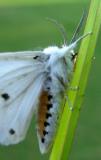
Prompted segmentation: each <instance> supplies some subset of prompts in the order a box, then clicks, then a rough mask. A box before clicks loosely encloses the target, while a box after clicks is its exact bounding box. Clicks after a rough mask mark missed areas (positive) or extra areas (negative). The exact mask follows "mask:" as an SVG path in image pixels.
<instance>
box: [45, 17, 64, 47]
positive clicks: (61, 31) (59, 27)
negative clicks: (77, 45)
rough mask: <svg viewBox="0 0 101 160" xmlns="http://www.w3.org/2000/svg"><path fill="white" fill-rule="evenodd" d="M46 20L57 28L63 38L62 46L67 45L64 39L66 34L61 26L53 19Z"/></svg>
mask: <svg viewBox="0 0 101 160" xmlns="http://www.w3.org/2000/svg"><path fill="white" fill-rule="evenodd" d="M46 19H47V20H48V21H50V22H52V23H53V24H55V25H56V26H57V28H58V30H59V31H60V33H61V35H62V37H63V41H64V45H67V37H66V34H67V33H66V30H65V28H64V26H63V25H62V24H60V23H58V22H57V21H56V20H55V19H52V18H46Z"/></svg>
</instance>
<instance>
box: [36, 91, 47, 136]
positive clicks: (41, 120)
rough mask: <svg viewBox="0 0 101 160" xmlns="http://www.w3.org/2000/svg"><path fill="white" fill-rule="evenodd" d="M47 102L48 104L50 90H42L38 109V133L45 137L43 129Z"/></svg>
mask: <svg viewBox="0 0 101 160" xmlns="http://www.w3.org/2000/svg"><path fill="white" fill-rule="evenodd" d="M47 104H48V92H47V91H42V93H41V96H40V101H39V109H38V133H39V135H40V136H41V137H43V131H44V128H45V126H44V122H45V120H46V112H47Z"/></svg>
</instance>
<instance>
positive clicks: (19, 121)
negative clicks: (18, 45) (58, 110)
mask: <svg viewBox="0 0 101 160" xmlns="http://www.w3.org/2000/svg"><path fill="white" fill-rule="evenodd" d="M4 54H5V53H4ZM0 56H1V57H0V143H1V144H3V145H9V144H15V143H18V142H20V141H21V140H23V139H24V137H25V135H26V132H27V130H28V127H29V124H30V121H31V118H32V115H33V112H34V110H35V109H36V106H37V103H38V98H39V95H40V92H41V90H42V86H43V83H44V80H45V75H44V65H43V64H42V63H40V65H39V62H38V63H37V61H36V62H33V59H32V56H33V55H31V57H30V58H26V60H25V57H26V56H27V54H26V55H24V53H23V56H22V57H21V58H20V54H19V57H18V59H16V57H15V56H14V55H13V53H12V54H11V55H10V54H8V53H7V54H5V55H4V57H3V54H0ZM10 57H13V58H10Z"/></svg>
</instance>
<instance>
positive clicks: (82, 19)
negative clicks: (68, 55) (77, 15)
mask: <svg viewBox="0 0 101 160" xmlns="http://www.w3.org/2000/svg"><path fill="white" fill-rule="evenodd" d="M85 18H86V13H85V12H84V11H83V14H82V17H81V19H80V22H79V24H78V25H77V28H76V30H75V32H74V34H73V37H72V39H71V42H70V44H71V43H73V42H74V41H75V40H76V39H77V36H78V34H79V33H80V30H81V28H82V25H83V23H84V21H85Z"/></svg>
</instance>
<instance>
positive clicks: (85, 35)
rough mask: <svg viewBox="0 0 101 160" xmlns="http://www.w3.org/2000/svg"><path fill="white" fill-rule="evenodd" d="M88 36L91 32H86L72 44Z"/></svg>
mask: <svg viewBox="0 0 101 160" xmlns="http://www.w3.org/2000/svg"><path fill="white" fill-rule="evenodd" d="M90 34H92V32H88V33H86V34H84V35H83V36H81V37H79V38H78V39H77V40H76V41H75V42H73V44H77V43H78V42H79V41H81V40H82V39H84V38H86V37H87V36H88V35H90Z"/></svg>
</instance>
